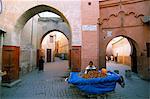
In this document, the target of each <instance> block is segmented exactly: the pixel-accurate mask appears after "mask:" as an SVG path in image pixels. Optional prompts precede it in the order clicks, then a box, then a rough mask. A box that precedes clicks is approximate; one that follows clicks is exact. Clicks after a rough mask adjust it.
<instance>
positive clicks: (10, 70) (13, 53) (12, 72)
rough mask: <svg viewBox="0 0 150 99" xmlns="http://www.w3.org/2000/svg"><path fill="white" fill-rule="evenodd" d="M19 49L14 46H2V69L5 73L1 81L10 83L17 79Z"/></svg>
mask: <svg viewBox="0 0 150 99" xmlns="http://www.w3.org/2000/svg"><path fill="white" fill-rule="evenodd" d="M19 51H20V48H19V47H16V46H3V52H2V71H6V72H7V75H5V76H3V77H2V83H11V82H13V81H15V80H17V79H19Z"/></svg>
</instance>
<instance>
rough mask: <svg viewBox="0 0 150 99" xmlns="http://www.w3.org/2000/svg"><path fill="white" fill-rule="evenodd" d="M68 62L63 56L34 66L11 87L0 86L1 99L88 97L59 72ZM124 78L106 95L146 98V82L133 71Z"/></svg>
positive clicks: (121, 98)
mask: <svg viewBox="0 0 150 99" xmlns="http://www.w3.org/2000/svg"><path fill="white" fill-rule="evenodd" d="M67 64H68V61H64V60H63V61H62V60H57V62H52V63H47V64H45V69H44V72H38V71H37V70H35V71H33V72H31V73H29V74H27V75H26V76H24V77H22V78H21V79H22V82H21V83H19V84H17V85H16V86H14V87H12V88H6V87H1V88H0V92H1V93H0V99H88V97H86V96H85V95H83V94H82V93H81V92H80V91H79V90H78V89H77V88H75V87H73V86H70V85H69V84H68V83H66V82H65V81H64V78H63V77H62V76H63V75H64V73H65V71H67ZM107 65H108V66H107V68H108V69H114V68H117V67H118V66H120V64H115V63H108V64H107ZM121 66H122V67H121V69H122V71H123V69H126V68H127V67H126V66H125V65H121ZM110 67H111V68H110ZM113 67H114V68H113ZM125 81H126V86H125V88H121V87H120V86H119V85H118V84H117V86H116V90H115V92H113V93H111V94H108V95H107V98H106V99H148V94H150V93H149V89H148V84H149V82H147V81H144V80H141V79H140V78H139V77H138V76H137V75H136V74H133V75H132V77H131V78H126V79H125ZM93 98H94V97H93ZM93 98H92V99H93ZM99 99H102V98H100V97H99Z"/></svg>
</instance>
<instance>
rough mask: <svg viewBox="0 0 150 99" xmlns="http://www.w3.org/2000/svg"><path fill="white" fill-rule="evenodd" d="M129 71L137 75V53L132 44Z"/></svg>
mask: <svg viewBox="0 0 150 99" xmlns="http://www.w3.org/2000/svg"><path fill="white" fill-rule="evenodd" d="M131 69H132V72H135V73H137V51H136V48H135V46H134V45H133V44H132V54H131Z"/></svg>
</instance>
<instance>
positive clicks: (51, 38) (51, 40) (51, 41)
mask: <svg viewBox="0 0 150 99" xmlns="http://www.w3.org/2000/svg"><path fill="white" fill-rule="evenodd" d="M53 39H54V38H53V36H51V35H50V43H53V42H54V40H53Z"/></svg>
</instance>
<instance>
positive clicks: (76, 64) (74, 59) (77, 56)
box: [71, 46, 81, 72]
mask: <svg viewBox="0 0 150 99" xmlns="http://www.w3.org/2000/svg"><path fill="white" fill-rule="evenodd" d="M71 69H72V71H74V72H79V71H81V46H72V50H71Z"/></svg>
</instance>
